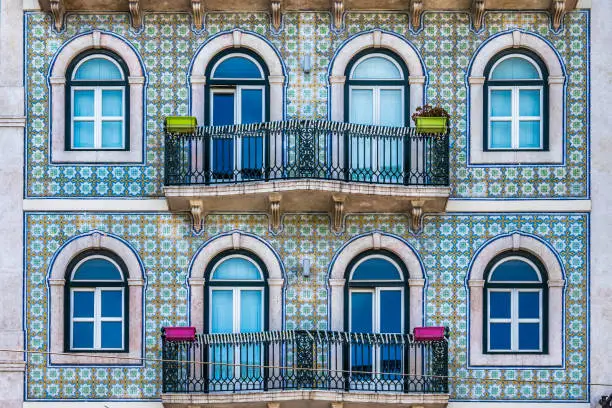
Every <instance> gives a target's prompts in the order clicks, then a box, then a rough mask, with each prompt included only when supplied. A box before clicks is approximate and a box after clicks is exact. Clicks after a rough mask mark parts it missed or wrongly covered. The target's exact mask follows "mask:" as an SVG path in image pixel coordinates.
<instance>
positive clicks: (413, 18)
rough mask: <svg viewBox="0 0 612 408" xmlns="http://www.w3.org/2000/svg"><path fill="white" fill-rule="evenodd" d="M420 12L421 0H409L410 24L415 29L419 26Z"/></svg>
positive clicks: (421, 8)
mask: <svg viewBox="0 0 612 408" xmlns="http://www.w3.org/2000/svg"><path fill="white" fill-rule="evenodd" d="M422 14H423V0H410V24H411V25H412V29H413V30H415V31H416V30H418V29H419V28H420V27H421V15H422Z"/></svg>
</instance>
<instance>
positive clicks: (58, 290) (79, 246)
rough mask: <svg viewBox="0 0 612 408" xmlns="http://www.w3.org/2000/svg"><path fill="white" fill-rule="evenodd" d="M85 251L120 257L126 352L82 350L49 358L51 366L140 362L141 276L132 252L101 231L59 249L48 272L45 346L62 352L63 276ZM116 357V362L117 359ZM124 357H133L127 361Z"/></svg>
mask: <svg viewBox="0 0 612 408" xmlns="http://www.w3.org/2000/svg"><path fill="white" fill-rule="evenodd" d="M88 249H106V250H108V251H111V252H112V253H114V254H116V255H117V256H118V257H120V258H121V259H122V260H123V262H124V263H125V265H126V267H127V272H128V276H127V278H128V279H127V280H128V289H127V290H128V295H129V311H127V312H128V330H129V336H128V337H129V339H128V340H129V344H128V353H98V352H96V353H91V357H87V356H83V355H84V354H87V352H86V351H78V352H75V353H74V355H71V353H67V354H61V355H54V354H52V355H51V356H50V359H51V363H52V364H75V365H100V364H118V365H126V364H134V365H138V364H141V363H142V362H141V361H140V358H142V333H143V329H142V325H143V310H142V300H143V286H144V274H143V271H142V268H141V265H140V262H139V261H138V258H137V257H136V254H135V253H134V252H133V251H132V249H131V248H130V247H129V246H128V245H127V244H125V243H123V242H122V241H120V240H119V239H117V238H114V237H112V236H108V235H106V234H104V233H101V232H97V231H96V232H92V233H90V234H87V235H83V236H80V237H78V238H76V239H74V240H72V241H70V242H69V243H68V244H66V245H65V246H63V247H62V248H60V249H59V251H58V252H57V253H56V255H55V259H54V261H53V264H52V265H51V269H50V271H49V276H48V278H47V279H48V283H49V292H50V296H49V298H50V299H49V309H50V310H49V316H50V323H49V326H50V328H49V338H48V341H49V344H50V345H51V347H50V348H51V349H50V351H51V353H63V352H64V313H65V312H64V295H65V293H64V292H65V290H64V286H65V283H66V282H65V276H66V270H67V268H68V264H69V263H70V261H71V260H72V259H73V258H74V257H75V256H77V255H78V254H80V253H82V252H83V251H85V250H88ZM117 357H118V358H119V359H117ZM125 358H133V359H134V361H127V360H125Z"/></svg>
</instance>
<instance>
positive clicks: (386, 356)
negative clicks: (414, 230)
mask: <svg viewBox="0 0 612 408" xmlns="http://www.w3.org/2000/svg"><path fill="white" fill-rule="evenodd" d="M400 265H402V263H401V261H400V260H399V259H398V258H397V257H396V256H395V255H394V254H392V253H390V252H387V251H366V252H364V253H362V254H361V255H359V256H358V257H356V258H355V259H354V260H353V261H352V262H351V264H350V265H349V267H348V270H347V279H346V281H347V285H346V292H347V293H346V297H345V299H347V300H348V308H347V313H346V315H345V327H346V328H347V329H348V331H349V332H352V333H404V332H405V328H406V327H408V321H407V320H408V313H406V312H405V310H404V308H405V306H404V305H405V304H407V302H406V300H405V296H406V293H407V292H406V290H405V289H406V279H405V278H404V277H405V276H407V272H406V271H405V270H404V269H403V267H402V266H400ZM374 348H375V346H372V345H371V344H363V345H353V346H352V347H351V358H350V363H351V368H350V369H351V370H352V371H362V372H364V373H371V372H387V373H393V372H398V373H400V372H401V368H402V355H401V350H400V347H399V346H384V347H382V348H381V347H378V348H376V349H374ZM369 375H370V374H364V376H365V377H364V378H363V380H364V381H365V380H368V379H371V378H369ZM366 377H368V378H366Z"/></svg>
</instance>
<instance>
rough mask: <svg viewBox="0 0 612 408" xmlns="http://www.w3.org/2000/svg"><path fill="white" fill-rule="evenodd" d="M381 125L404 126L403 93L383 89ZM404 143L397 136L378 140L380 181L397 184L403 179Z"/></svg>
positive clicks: (381, 91) (381, 95)
mask: <svg viewBox="0 0 612 408" xmlns="http://www.w3.org/2000/svg"><path fill="white" fill-rule="evenodd" d="M378 109H379V112H380V114H379V117H380V120H379V123H378V124H379V125H382V126H395V127H401V126H404V105H403V91H402V90H401V89H381V90H380V101H379V106H378ZM403 148H404V146H403V141H402V139H401V138H400V137H397V136H382V137H379V139H378V171H379V175H380V178H381V179H379V181H384V182H387V183H391V182H397V181H399V180H400V179H401V177H402V168H403V163H402V161H403V157H404V155H403Z"/></svg>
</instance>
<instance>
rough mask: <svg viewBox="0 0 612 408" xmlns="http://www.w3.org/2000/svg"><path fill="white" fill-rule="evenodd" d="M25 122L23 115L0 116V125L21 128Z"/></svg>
mask: <svg viewBox="0 0 612 408" xmlns="http://www.w3.org/2000/svg"><path fill="white" fill-rule="evenodd" d="M25 124H26V118H25V116H0V127H11V128H23V127H25Z"/></svg>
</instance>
